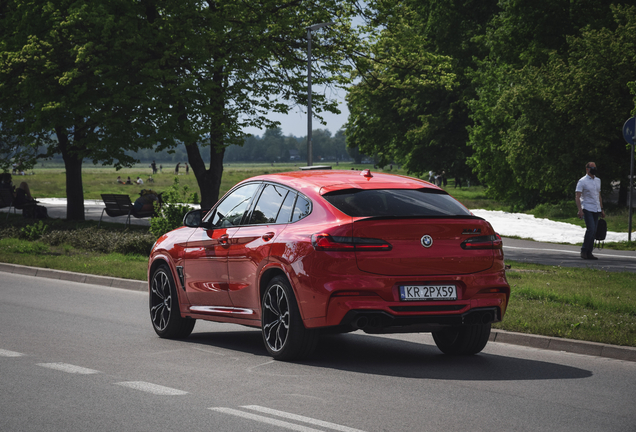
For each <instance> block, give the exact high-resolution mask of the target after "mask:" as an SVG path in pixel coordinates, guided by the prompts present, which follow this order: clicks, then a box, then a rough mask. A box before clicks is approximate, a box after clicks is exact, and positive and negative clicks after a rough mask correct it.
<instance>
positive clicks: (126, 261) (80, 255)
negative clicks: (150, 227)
mask: <svg viewBox="0 0 636 432" xmlns="http://www.w3.org/2000/svg"><path fill="white" fill-rule="evenodd" d="M0 261H1V262H5V263H10V264H20V265H25V266H31V267H40V268H49V269H56V270H66V271H70V272H76V273H87V274H94V275H100V276H112V277H118V278H124V279H135V280H142V281H145V280H147V276H146V272H147V269H148V257H145V256H143V255H136V254H132V255H131V254H127V255H123V254H120V253H110V254H103V253H98V252H87V251H82V250H78V249H75V248H73V247H72V246H70V245H60V246H50V245H48V244H45V243H42V242H40V241H34V242H31V241H27V240H20V239H15V238H3V239H0Z"/></svg>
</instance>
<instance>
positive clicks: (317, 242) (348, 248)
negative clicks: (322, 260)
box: [311, 233, 393, 252]
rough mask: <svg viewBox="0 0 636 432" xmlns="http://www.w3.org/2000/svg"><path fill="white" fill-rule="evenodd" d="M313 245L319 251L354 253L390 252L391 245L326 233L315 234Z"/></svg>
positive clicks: (362, 238) (369, 239) (375, 240)
mask: <svg viewBox="0 0 636 432" xmlns="http://www.w3.org/2000/svg"><path fill="white" fill-rule="evenodd" d="M311 244H312V245H313V247H314V249H316V250H317V251H328V252H336V251H337V252H352V251H358V252H361V251H390V250H391V249H393V246H391V244H390V243H388V242H385V241H384V240H380V239H373V238H364V237H337V236H331V235H329V234H326V233H320V234H313V235H312V236H311Z"/></svg>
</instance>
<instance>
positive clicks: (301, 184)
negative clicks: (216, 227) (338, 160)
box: [246, 169, 441, 195]
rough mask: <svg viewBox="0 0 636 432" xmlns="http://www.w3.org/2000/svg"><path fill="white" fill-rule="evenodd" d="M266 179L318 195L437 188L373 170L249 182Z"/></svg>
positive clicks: (300, 173)
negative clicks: (350, 190)
mask: <svg viewBox="0 0 636 432" xmlns="http://www.w3.org/2000/svg"><path fill="white" fill-rule="evenodd" d="M254 180H263V181H272V182H276V183H281V184H284V185H288V186H291V187H293V188H294V189H297V190H298V191H300V192H305V193H307V192H309V191H312V192H314V193H318V194H320V195H324V194H325V193H328V192H333V191H337V190H344V189H423V188H427V189H435V190H441V189H440V188H438V187H437V186H435V185H433V184H431V183H429V182H427V181H424V180H420V179H416V178H413V177H407V176H402V175H396V174H385V173H379V172H375V171H372V170H367V169H365V170H362V171H356V170H307V171H292V172H285V173H277V174H264V175H260V176H256V177H252V178H250V179H248V180H246V181H254Z"/></svg>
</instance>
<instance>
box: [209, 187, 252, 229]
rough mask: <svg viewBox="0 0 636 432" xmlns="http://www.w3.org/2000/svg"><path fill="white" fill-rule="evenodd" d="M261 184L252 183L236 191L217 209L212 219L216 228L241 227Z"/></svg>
mask: <svg viewBox="0 0 636 432" xmlns="http://www.w3.org/2000/svg"><path fill="white" fill-rule="evenodd" d="M259 186H260V184H259V183H250V184H246V185H245V186H241V187H240V188H238V189H236V190H235V191H234V192H232V193H231V194H230V195H228V196H227V197H225V199H224V200H223V201H222V202H221V203H220V204H219V205H218V206H217V207H216V209H215V210H214V214H213V215H212V218H211V224H212V227H214V228H219V227H232V226H236V225H240V223H241V220H242V219H243V215H244V214H245V211H246V210H247V206H248V205H249V203H250V200H251V199H252V196H253V195H254V193H256V191H257V190H258V187H259Z"/></svg>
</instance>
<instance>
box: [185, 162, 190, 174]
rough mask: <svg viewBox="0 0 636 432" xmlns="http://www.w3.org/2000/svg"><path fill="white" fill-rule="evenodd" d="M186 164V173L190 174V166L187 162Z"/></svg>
mask: <svg viewBox="0 0 636 432" xmlns="http://www.w3.org/2000/svg"><path fill="white" fill-rule="evenodd" d="M185 166H186V175H188V174H190V167H189V166H188V163H187V162H186V164H185Z"/></svg>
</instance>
